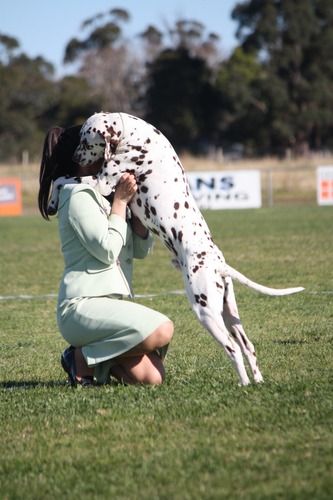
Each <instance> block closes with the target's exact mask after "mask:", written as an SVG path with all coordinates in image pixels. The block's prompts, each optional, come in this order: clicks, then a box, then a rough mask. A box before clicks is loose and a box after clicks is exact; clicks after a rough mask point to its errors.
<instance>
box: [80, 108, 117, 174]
mask: <svg viewBox="0 0 333 500" xmlns="http://www.w3.org/2000/svg"><path fill="white" fill-rule="evenodd" d="M120 135H121V130H116V128H115V123H114V122H113V121H112V114H111V113H103V112H101V113H95V114H94V115H92V116H91V117H90V118H88V120H87V121H86V122H85V123H84V124H83V125H82V128H81V130H80V144H79V145H78V147H77V148H76V150H75V152H74V156H73V160H74V161H75V162H76V163H79V165H81V166H83V167H85V166H87V165H91V164H92V163H95V162H96V160H98V159H99V158H103V157H104V159H105V161H109V160H110V159H111V157H112V153H113V152H114V151H115V149H116V147H117V144H118V143H119V138H120Z"/></svg>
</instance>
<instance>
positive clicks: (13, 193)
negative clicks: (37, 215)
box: [0, 177, 22, 216]
mask: <svg viewBox="0 0 333 500" xmlns="http://www.w3.org/2000/svg"><path fill="white" fill-rule="evenodd" d="M3 215H22V185H21V179H18V178H17V177H1V178H0V216H3Z"/></svg>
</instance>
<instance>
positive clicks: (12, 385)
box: [0, 380, 68, 390]
mask: <svg viewBox="0 0 333 500" xmlns="http://www.w3.org/2000/svg"><path fill="white" fill-rule="evenodd" d="M62 386H68V383H67V382H66V381H65V382H63V381H60V380H48V381H46V382H41V381H38V380H21V381H17V380H8V381H7V382H0V389H11V390H12V389H25V390H27V389H36V388H37V387H38V388H39V387H47V388H52V387H62Z"/></svg>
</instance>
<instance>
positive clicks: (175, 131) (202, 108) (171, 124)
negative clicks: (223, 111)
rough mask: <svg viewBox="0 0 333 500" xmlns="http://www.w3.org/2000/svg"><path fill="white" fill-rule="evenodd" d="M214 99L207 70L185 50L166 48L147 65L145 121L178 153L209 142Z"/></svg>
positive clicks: (215, 93) (203, 64)
mask: <svg viewBox="0 0 333 500" xmlns="http://www.w3.org/2000/svg"><path fill="white" fill-rule="evenodd" d="M215 97H218V96H217V92H215V90H214V87H213V85H212V74H211V71H210V69H209V68H208V67H207V65H206V64H205V62H204V60H203V59H201V58H199V57H191V55H190V54H189V52H188V50H187V49H183V48H178V49H174V50H172V49H166V50H164V51H163V52H161V54H160V56H159V57H157V58H156V59H155V60H154V61H153V62H152V63H151V64H150V65H149V68H148V83H147V90H146V106H145V107H146V119H147V120H148V121H150V122H152V123H154V124H155V125H156V126H157V127H158V128H160V129H161V130H162V131H163V133H165V134H166V135H167V137H168V138H169V139H170V140H171V142H172V143H173V144H174V146H175V147H176V148H178V149H179V150H180V149H182V148H192V149H194V148H195V145H198V143H200V142H203V141H205V140H206V141H207V140H208V141H209V140H211V139H212V136H211V134H212V130H211V123H210V120H212V115H214V112H215V110H216V100H215Z"/></svg>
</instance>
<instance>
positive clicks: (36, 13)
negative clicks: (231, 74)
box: [0, 0, 238, 75]
mask: <svg viewBox="0 0 333 500" xmlns="http://www.w3.org/2000/svg"><path fill="white" fill-rule="evenodd" d="M237 3H238V2H237V1H235V0H118V1H117V0H116V1H113V0H93V1H91V0H12V1H8V0H0V7H2V8H1V16H0V33H2V34H5V35H9V36H12V37H14V38H16V39H17V40H18V42H19V43H20V50H21V51H22V52H24V53H26V54H27V55H28V56H29V57H31V58H33V57H37V56H42V57H43V58H44V59H46V60H47V61H49V62H51V63H52V64H53V65H54V66H55V69H56V74H58V75H62V74H65V73H66V67H65V66H64V65H63V63H62V60H63V56H64V51H65V47H66V45H67V43H68V42H69V41H70V40H71V39H72V38H74V37H77V38H79V39H83V38H84V36H86V35H87V34H88V32H86V31H84V32H83V31H80V26H81V23H82V22H83V21H84V20H86V19H88V18H90V17H93V16H94V15H96V14H98V13H105V12H108V11H110V10H111V9H113V8H123V9H126V10H127V11H128V12H129V14H130V15H131V19H130V21H129V22H128V23H126V24H124V25H123V28H124V34H125V36H126V37H127V38H129V39H131V40H133V41H134V43H135V35H137V34H138V33H140V32H142V31H144V30H145V28H147V26H148V25H149V24H153V25H154V26H156V27H157V28H159V29H161V31H164V29H165V28H164V27H165V26H166V25H169V26H170V25H171V26H173V25H174V24H175V22H176V21H177V20H178V19H191V20H195V21H200V22H201V23H203V24H204V26H205V27H206V28H207V32H208V33H209V32H214V33H217V34H218V35H219V36H220V38H221V42H220V46H221V50H222V53H224V54H225V55H227V54H228V53H229V52H230V51H231V50H232V48H233V47H234V46H235V45H236V39H235V31H236V28H237V24H236V23H235V22H234V21H232V19H231V11H232V9H233V7H234V6H235V5H236V4H237Z"/></svg>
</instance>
